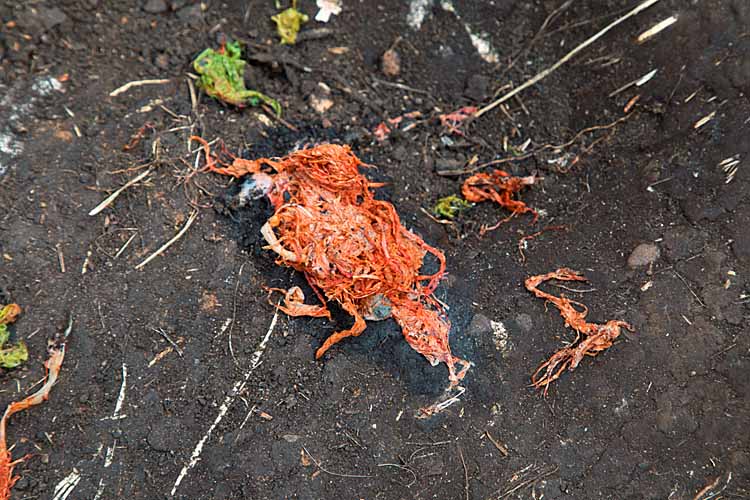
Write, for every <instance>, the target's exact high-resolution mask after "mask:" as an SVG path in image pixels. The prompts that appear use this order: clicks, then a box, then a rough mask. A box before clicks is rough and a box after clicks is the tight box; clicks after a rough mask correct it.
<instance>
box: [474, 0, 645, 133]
mask: <svg viewBox="0 0 750 500" xmlns="http://www.w3.org/2000/svg"><path fill="white" fill-rule="evenodd" d="M658 1H659V0H646V1H645V2H642V3H640V4H639V5H638V6H636V7H635V8H634V9H632V10H631V11H630V12H628V13H627V14H625V15H624V16H622V17H619V18H617V19H615V20H614V21H612V22H611V23H609V24H608V25H607V26H605V27H604V28H603V29H602V30H601V31H599V32H598V33H596V34H595V35H594V36H592V37H591V38H589V39H588V40H586V41H584V42H583V43H581V44H580V45H578V46H577V47H576V48H574V49H573V50H571V51H570V52H568V53H567V54H566V55H565V56H564V57H563V58H562V59H560V60H559V61H557V62H556V63H555V64H553V65H552V66H550V67H549V68H547V69H545V70H544V71H542V72H540V73H538V74H537V75H535V76H534V77H532V78H531V79H530V80H527V81H526V82H524V83H523V84H522V85H520V86H518V87H516V88H514V89H513V90H511V91H510V92H508V93H507V94H505V95H503V96H502V97H500V98H498V99H496V100H495V101H493V102H492V103H490V104H488V105H487V106H485V107H483V108H482V109H480V110H479V111H477V112H476V113H474V118H479V117H480V116H482V115H483V114H485V113H487V112H488V111H491V110H493V109H495V108H496V107H497V106H499V105H500V104H502V103H504V102H505V101H507V100H508V99H510V98H511V97H513V96H514V95H516V94H518V93H520V92H522V91H524V90H526V89H527V88H529V87H531V86H532V85H535V84H536V83H537V82H539V81H541V80H543V79H544V78H546V77H547V76H549V75H550V74H551V73H553V72H554V71H555V70H556V69H557V68H559V67H560V66H562V65H563V64H565V63H566V62H568V61H569V60H571V59H572V58H573V57H575V56H576V55H577V54H578V53H579V52H581V51H582V50H584V49H585V48H586V47H588V46H589V45H591V44H592V43H594V42H596V41H597V40H598V39H600V38H601V37H602V36H604V35H605V34H606V33H607V32H608V31H610V30H611V29H612V28H614V27H615V26H617V25H619V24H620V23H622V22H623V21H626V20H627V19H630V18H631V17H633V16H635V15H636V14H639V13H640V12H641V11H643V10H645V9H647V8H649V7H651V6H652V5H654V4H655V3H656V2H658Z"/></svg>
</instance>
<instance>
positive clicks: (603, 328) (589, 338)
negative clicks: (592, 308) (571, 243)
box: [526, 268, 633, 395]
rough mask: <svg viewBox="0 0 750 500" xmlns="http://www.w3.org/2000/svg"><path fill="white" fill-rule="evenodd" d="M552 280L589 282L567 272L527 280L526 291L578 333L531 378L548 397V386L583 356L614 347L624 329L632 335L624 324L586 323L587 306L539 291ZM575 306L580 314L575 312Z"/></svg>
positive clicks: (541, 275) (630, 328)
mask: <svg viewBox="0 0 750 500" xmlns="http://www.w3.org/2000/svg"><path fill="white" fill-rule="evenodd" d="M552 279H556V280H560V281H588V280H587V279H586V278H584V277H583V276H582V275H581V274H579V273H577V272H576V271H573V270H571V269H568V268H561V269H558V270H557V271H555V272H551V273H547V274H540V275H538V276H532V277H531V278H528V279H527V280H526V289H527V290H529V291H530V292H531V293H533V294H534V295H536V296H537V297H539V298H540V299H545V300H547V301H549V302H552V304H554V306H555V307H557V308H558V309H559V310H560V315H561V316H562V317H563V318H564V319H565V326H566V327H570V328H573V329H574V330H575V331H576V333H577V336H576V340H575V341H574V342H572V343H571V344H570V345H569V346H568V347H565V348H563V349H560V350H559V351H557V352H556V353H555V354H553V355H552V357H551V358H549V359H548V360H547V361H545V362H544V363H542V364H541V365H540V366H539V368H537V370H536V371H535V372H534V374H533V375H532V376H531V383H532V385H533V386H534V387H536V388H537V389H543V390H544V394H545V395H546V394H547V390H548V389H549V385H550V384H551V383H552V382H554V381H555V380H557V379H558V378H560V376H561V375H562V374H563V372H564V371H565V370H568V371H573V370H575V369H576V367H577V366H578V364H579V363H580V362H581V360H582V359H583V357H584V356H596V355H597V354H599V353H600V352H602V351H605V350H606V349H608V348H609V347H611V346H612V344H613V342H614V341H615V339H616V338H617V337H619V336H620V329H621V328H626V329H628V330H630V331H633V328H632V327H631V326H630V325H629V324H628V323H626V322H624V321H618V320H611V321H607V323H605V324H603V325H601V324H596V323H587V322H586V315H587V314H588V312H589V310H588V308H587V307H586V306H585V305H583V304H581V303H580V302H576V301H573V300H570V299H566V298H565V297H555V296H554V295H550V294H549V293H547V292H544V291H542V290H539V288H538V287H539V285H541V284H542V283H544V282H545V281H549V280H552ZM576 306H578V308H580V310H579V309H576Z"/></svg>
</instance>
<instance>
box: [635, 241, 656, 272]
mask: <svg viewBox="0 0 750 500" xmlns="http://www.w3.org/2000/svg"><path fill="white" fill-rule="evenodd" d="M660 254H661V252H660V251H659V247H657V246H656V245H654V244H653V243H641V244H640V245H638V246H637V247H635V249H634V250H633V252H632V253H631V254H630V257H628V267H630V268H631V269H634V268H636V267H643V266H649V265H651V264H653V263H654V262H656V259H658V258H659V255H660Z"/></svg>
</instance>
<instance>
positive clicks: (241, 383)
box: [169, 309, 279, 497]
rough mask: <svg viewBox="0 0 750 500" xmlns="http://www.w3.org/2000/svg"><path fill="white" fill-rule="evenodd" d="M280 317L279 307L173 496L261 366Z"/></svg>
mask: <svg viewBox="0 0 750 500" xmlns="http://www.w3.org/2000/svg"><path fill="white" fill-rule="evenodd" d="M278 318H279V311H278V309H277V310H276V312H275V313H274V315H273V319H272V320H271V324H270V325H269V326H268V331H266V335H265V336H264V337H263V340H261V341H260V344H258V348H257V349H256V350H255V352H254V353H253V355H252V357H251V358H250V368H248V369H247V371H246V372H245V374H244V375H243V376H242V378H241V379H239V380H237V382H235V384H234V386H232V389H231V390H230V391H229V392H228V393H227V396H226V397H225V398H224V402H223V403H222V404H221V407H220V408H219V413H218V415H216V419H214V421H213V423H212V424H211V427H209V428H208V431H206V434H204V435H203V437H202V438H201V439H200V441H198V443H197V444H196V445H195V449H194V450H193V453H192V455H190V461H189V462H188V463H187V465H185V466H184V467H183V468H182V470H181V471H180V474H179V475H178V476H177V480H176V481H175V483H174V486H172V491H171V492H170V494H169V496H171V497H173V496H174V495H175V493H176V492H177V488H178V487H179V486H180V483H181V482H182V480H183V479H185V476H187V473H188V472H189V471H190V469H192V468H193V467H195V466H196V464H197V463H198V461H199V460H200V456H201V453H202V452H203V447H204V446H205V445H206V441H208V440H209V438H210V437H211V434H212V433H213V431H214V429H216V426H218V425H219V423H221V421H222V420H223V419H224V416H225V415H226V414H227V412H228V411H229V407H230V406H232V403H234V400H235V399H236V398H237V397H238V396H239V394H240V393H242V391H243V390H245V386H246V385H247V381H248V380H249V379H250V375H251V374H252V373H253V372H254V371H255V369H256V368H258V367H259V366H260V358H261V357H262V356H263V353H264V352H265V351H266V346H267V345H268V339H270V338H271V333H273V329H274V327H275V326H276V321H277V320H278Z"/></svg>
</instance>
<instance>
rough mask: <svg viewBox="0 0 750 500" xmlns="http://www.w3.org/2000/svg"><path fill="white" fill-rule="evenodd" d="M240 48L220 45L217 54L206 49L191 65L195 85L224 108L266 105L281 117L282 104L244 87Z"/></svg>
mask: <svg viewBox="0 0 750 500" xmlns="http://www.w3.org/2000/svg"><path fill="white" fill-rule="evenodd" d="M240 56H241V51H240V44H239V43H237V42H230V43H227V44H223V45H222V46H221V48H219V50H214V49H211V48H208V49H206V50H204V51H203V52H201V53H200V55H199V56H198V57H196V58H195V61H193V69H194V70H195V71H196V73H198V75H199V76H200V78H199V79H198V85H199V86H200V88H202V89H203V90H204V91H205V92H206V94H208V95H209V96H211V97H213V98H214V99H218V100H220V101H222V102H225V103H227V104H232V105H234V106H238V107H244V106H247V105H250V106H258V105H260V104H261V103H265V104H268V105H269V106H270V107H271V108H272V109H273V110H274V112H275V113H276V115H277V116H281V104H279V102H278V101H277V100H276V99H273V98H271V97H268V96H267V95H265V94H263V93H261V92H258V91H257V90H250V89H247V88H246V87H245V80H244V78H243V73H244V70H245V64H247V63H246V62H245V61H244V60H243V59H242V58H241V57H240Z"/></svg>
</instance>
